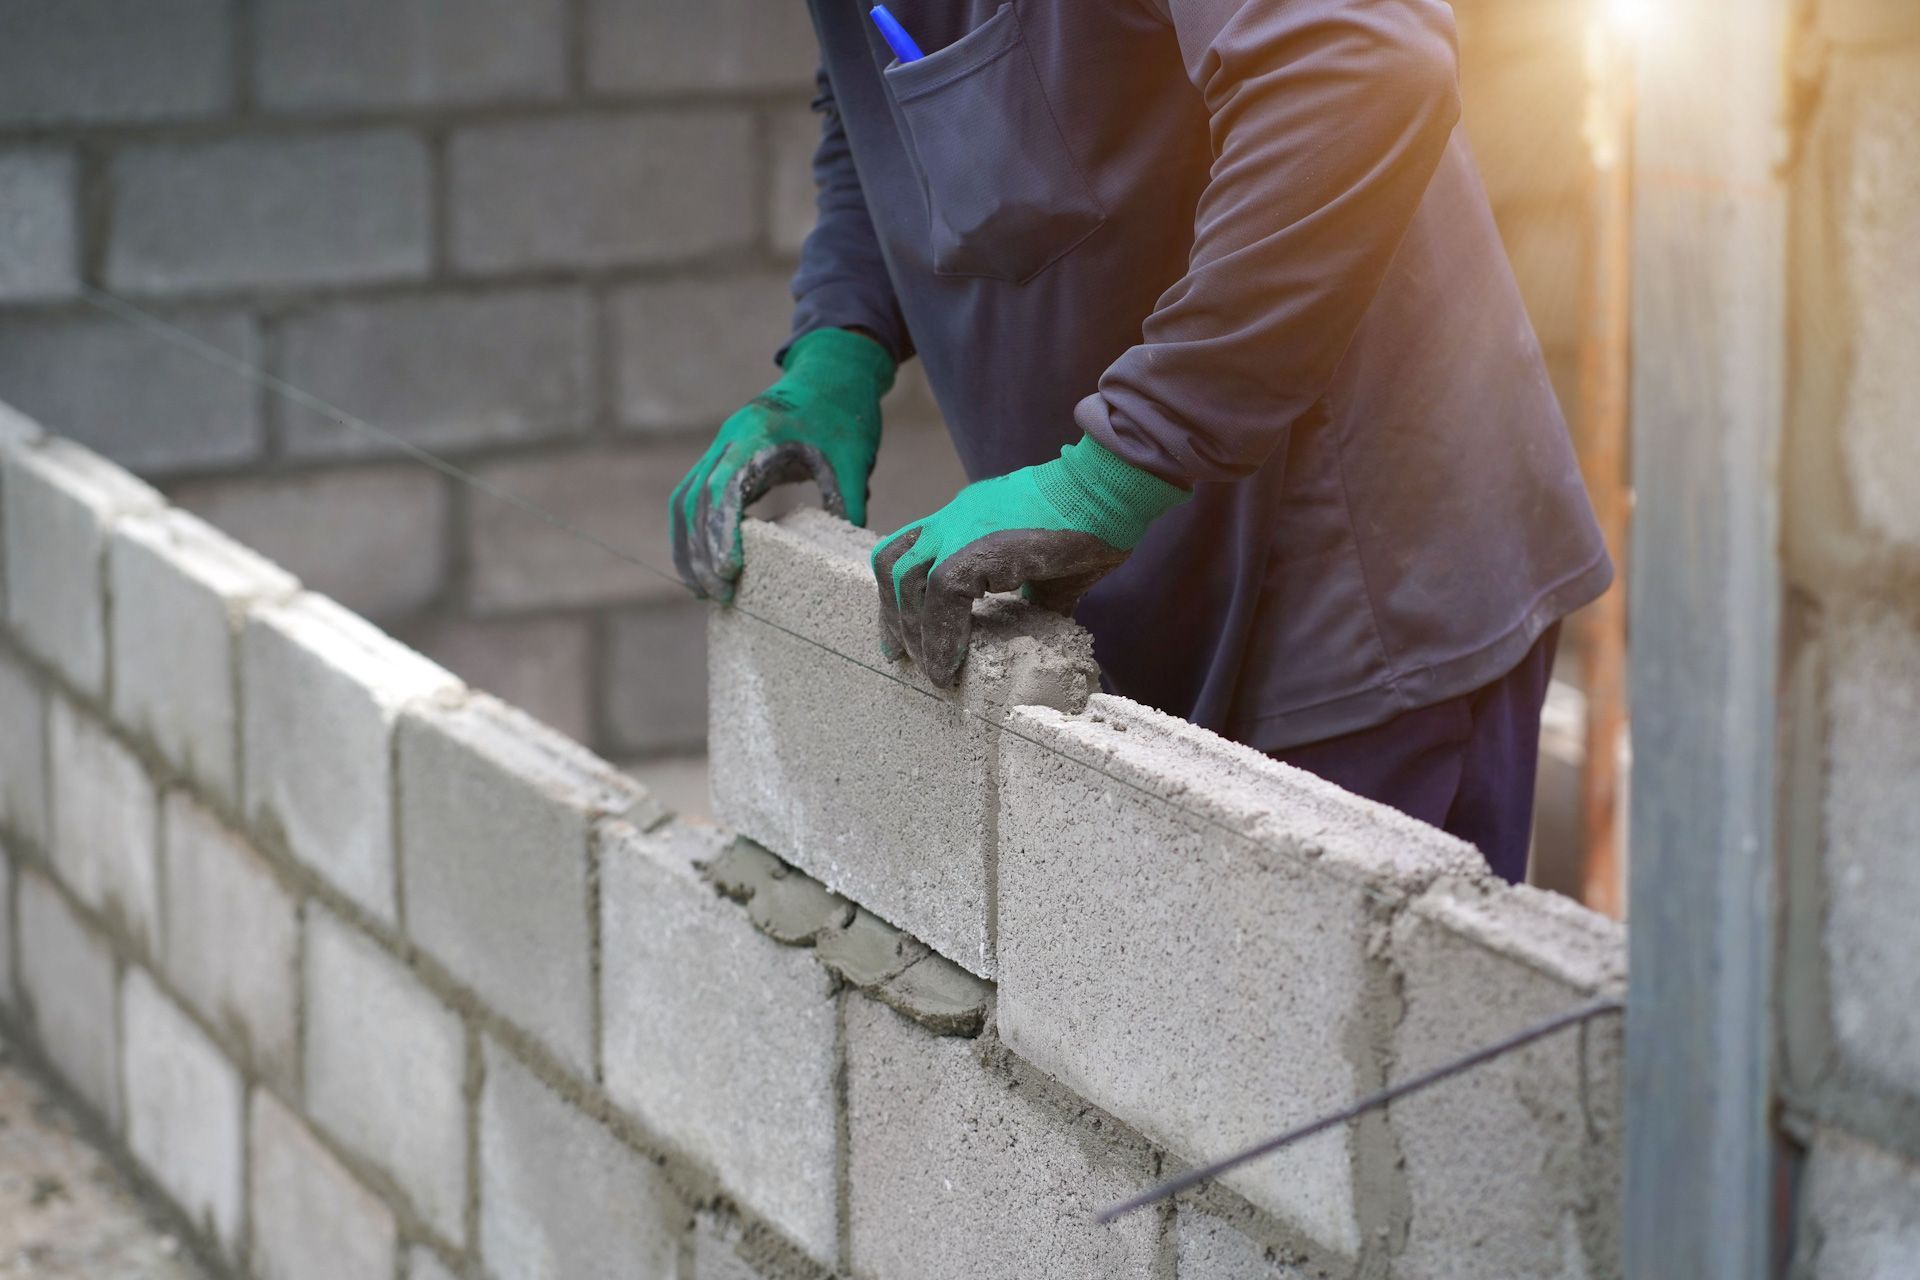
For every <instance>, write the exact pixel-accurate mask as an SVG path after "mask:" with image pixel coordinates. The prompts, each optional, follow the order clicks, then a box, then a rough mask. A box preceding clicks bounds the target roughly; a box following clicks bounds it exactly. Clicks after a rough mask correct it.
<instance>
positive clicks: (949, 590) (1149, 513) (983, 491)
mask: <svg viewBox="0 0 1920 1280" xmlns="http://www.w3.org/2000/svg"><path fill="white" fill-rule="evenodd" d="M1192 496H1193V495H1192V494H1191V493H1189V492H1188V491H1187V490H1185V489H1182V488H1180V487H1179V486H1178V485H1175V484H1170V483H1168V482H1167V481H1165V480H1162V479H1161V478H1160V477H1159V476H1156V475H1154V474H1153V473H1152V472H1149V471H1142V470H1141V469H1140V468H1139V467H1136V466H1134V465H1133V464H1131V463H1129V462H1124V461H1122V460H1121V459H1120V458H1118V457H1116V456H1115V455H1114V454H1113V453H1111V452H1109V451H1108V450H1107V449H1106V448H1104V447H1103V446H1101V445H1100V444H1099V443H1098V442H1097V441H1095V440H1092V439H1083V440H1081V441H1080V442H1079V443H1078V444H1071V445H1068V446H1067V447H1066V448H1064V449H1062V450H1061V451H1060V456H1059V457H1058V458H1055V459H1054V460H1053V461H1051V462H1044V463H1041V464H1040V465H1039V466H1037V467H1025V468H1022V469H1021V470H1019V471H1016V472H1014V473H1013V474H1011V475H1005V476H997V477H995V478H994V479H992V480H982V481H980V482H979V483H978V484H970V485H968V486H967V487H966V488H964V489H962V490H961V491H960V492H959V494H958V495H957V496H956V497H955V498H954V500H953V501H952V502H949V503H948V504H947V505H946V506H944V507H942V508H940V510H938V511H936V512H934V513H933V514H932V515H930V516H928V517H927V518H926V519H924V520H920V521H916V522H915V523H913V524H910V525H908V526H906V527H905V528H904V529H901V530H898V531H897V532H895V533H893V534H891V535H889V536H888V537H887V538H885V539H884V540H883V541H882V542H881V543H880V545H878V546H877V547H875V548H874V549H873V576H874V579H875V581H876V582H877V583H878V584H879V587H880V643H881V648H882V649H883V650H884V651H885V652H886V655H887V657H888V658H889V659H893V658H898V657H899V656H900V655H901V653H902V652H903V651H904V652H905V653H906V654H907V656H908V657H910V658H912V659H913V660H914V661H915V662H916V663H918V664H919V666H920V669H921V671H923V672H925V673H926V677H927V679H929V680H931V681H932V682H933V683H934V684H936V685H938V686H939V687H940V688H942V689H947V688H951V687H952V686H953V685H954V684H955V683H956V682H957V681H958V680H959V678H960V666H961V664H962V663H964V662H965V661H966V660H967V638H968V636H969V634H970V633H971V632H972V630H973V602H974V601H975V600H976V599H978V598H979V597H981V596H983V595H985V594H987V593H988V592H990V591H1013V590H1015V589H1017V588H1022V587H1024V588H1025V589H1026V591H1027V596H1028V599H1030V600H1032V601H1033V602H1034V603H1035V604H1038V605H1041V606H1043V607H1044V608H1048V609H1053V610H1056V611H1058V612H1060V613H1071V612H1072V611H1073V607H1074V605H1076V604H1078V603H1079V602H1080V597H1081V596H1083V595H1085V594H1086V593H1087V589H1088V588H1089V587H1091V586H1093V584H1094V583H1095V582H1097V581H1099V580H1100V579H1101V578H1102V577H1104V576H1105V575H1106V574H1108V573H1109V572H1111V571H1112V570H1113V568H1114V567H1115V566H1117V565H1118V564H1119V563H1120V562H1121V561H1122V560H1125V559H1126V558H1127V556H1128V555H1129V554H1130V553H1131V552H1132V551H1133V549H1134V547H1135V546H1137V545H1139V542H1140V539H1141V536H1142V535H1144V534H1145V533H1146V531H1147V525H1148V524H1149V523H1151V522H1152V521H1154V520H1156V519H1158V518H1159V517H1160V516H1162V515H1164V514H1166V513H1167V512H1168V511H1170V510H1172V509H1173V508H1174V507H1177V506H1179V505H1180V504H1181V503H1183V502H1185V501H1186V500H1187V499H1188V498H1190V497H1192Z"/></svg>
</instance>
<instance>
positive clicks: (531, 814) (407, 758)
mask: <svg viewBox="0 0 1920 1280" xmlns="http://www.w3.org/2000/svg"><path fill="white" fill-rule="evenodd" d="M396 756H397V760H398V768H399V771H400V773H399V793H400V846H401V849H402V851H403V857H402V868H403V879H404V883H405V886H406V903H407V932H408V933H409V934H410V935H411V936H412V937H413V938H414V940H415V941H417V942H418V943H419V944H420V945H421V946H422V947H423V948H425V950H426V951H427V952H428V953H429V954H430V955H432V956H433V957H434V958H435V959H437V960H439V961H440V963H441V964H443V965H445V966H446V967H447V969H448V971H449V972H451V973H452V974H453V976H454V977H455V978H456V979H458V980H459V981H461V982H463V983H465V984H467V985H468V986H470V987H472V988H473V989H474V990H475V991H476V992H478V993H479V995H480V998H481V999H482V1000H484V1001H485V1002H486V1003H487V1004H488V1005H489V1006H490V1007H491V1008H492V1009H493V1010H495V1011H496V1012H497V1013H499V1014H500V1015H501V1016H503V1017H505V1018H507V1019H508V1020H509V1021H511V1022H513V1023H515V1024H517V1025H518V1026H521V1027H523V1028H525V1029H526V1030H527V1031H529V1032H531V1033H532V1034H533V1035H535V1036H537V1037H538V1038H539V1039H540V1040H541V1041H543V1042H544V1043H545V1044H546V1045H547V1046H548V1047H549V1048H550V1049H551V1050H552V1051H553V1052H554V1053H555V1054H556V1055H558V1056H559V1057H560V1058H561V1059H562V1060H564V1061H565V1062H566V1063H567V1064H568V1065H569V1066H571V1067H572V1068H573V1069H574V1070H576V1071H578V1072H580V1073H581V1074H582V1075H591V1074H592V1072H593V974H592V960H591V957H590V955H589V952H590V949H591V945H590V942H591V929H590V928H589V917H588V910H587V907H588V884H589V881H590V879H591V876H590V872H589V865H590V860H591V850H590V848H589V844H588V841H589V839H590V836H591V832H592V828H593V824H594V822H595V820H596V819H598V818H600V817H602V816H606V815H610V814H611V815H620V814H625V813H627V812H629V811H633V810H639V811H640V812H642V813H643V814H645V815H646V816H645V817H644V818H643V821H650V820H651V819H652V818H653V817H654V816H657V813H658V811H657V810H656V809H654V808H653V806H652V803H651V801H650V800H649V799H648V797H647V794H646V792H645V791H643V790H641V788H640V786H639V784H637V783H635V782H633V781H632V780H631V779H628V778H625V777H623V776H621V775H620V774H619V773H616V772H615V771H614V769H613V766H611V765H609V764H606V763H604V762H603V761H601V760H599V759H598V758H596V757H595V756H594V755H592V754H591V753H590V752H589V751H587V749H586V748H585V747H581V746H578V745H576V744H574V743H572V742H569V741H567V740H566V739H565V738H562V737H560V736H559V735H558V734H556V733H554V732H553V731H552V730H550V729H547V728H546V727H545V726H543V725H541V724H539V723H538V722H536V721H534V720H533V719H531V718H529V717H528V716H526V715H524V714H523V713H521V712H518V711H515V710H513V709H512V708H511V707H508V706H505V705H504V704H502V703H500V702H498V701H496V700H495V699H492V698H489V697H487V696H485V695H484V694H482V695H476V696H474V697H472V698H470V699H469V700H467V701H466V702H464V703H462V704H460V705H458V706H451V707H416V708H413V709H411V710H409V711H407V712H406V713H405V714H404V715H403V716H402V717H401V719H400V727H399V741H398V746H397V750H396Z"/></svg>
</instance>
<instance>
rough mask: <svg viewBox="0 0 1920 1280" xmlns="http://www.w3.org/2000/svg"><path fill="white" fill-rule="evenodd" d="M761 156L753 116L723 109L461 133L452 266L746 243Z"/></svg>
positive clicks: (666, 257) (670, 254)
mask: <svg viewBox="0 0 1920 1280" xmlns="http://www.w3.org/2000/svg"><path fill="white" fill-rule="evenodd" d="M684 52H685V51H684V50H681V51H677V52H675V53H674V54H672V55H670V56H674V57H676V58H677V57H679V56H680V55H681V54H682V53H684ZM755 154H756V152H755V148H754V145H753V122H752V119H751V117H749V116H748V115H747V114H746V113H744V112H737V111H727V110H702V111H674V112H659V113H652V114H634V115H614V116H606V115H596V116H582V117H574V118H565V119H543V120H528V121H516V122H512V123H507V124H494V125H482V126H476V127H474V128H470V129H463V130H461V131H459V132H457V133H455V134H454V135H453V140H452V142H451V144H450V146H449V149H448V161H447V162H448V165H449V169H448V187H447V193H448V194H447V199H448V200H449V202H450V205H451V208H450V217H451V223H450V234H451V237H452V254H453V261H454V264H455V265H456V266H457V267H459V268H460V269H461V270H464V271H475V272H496V271H513V270H525V269H528V268H535V267H606V266H614V265H618V264H623V263H644V262H660V261H670V260H673V259H679V258H689V257H697V256H699V255H702V254H711V253H717V252H720V251H723V250H728V249H738V248H741V247H744V246H745V245H746V244H748V243H749V242H750V241H751V240H752V239H753V237H754V235H755V234H756V232H757V230H758V223H759V216H758V214H757V212H756V211H755V209H754V200H755V195H754V193H755V190H756V184H755V180H754V169H755V159H754V157H755ZM555 191H564V192H566V193H567V198H566V199H565V200H554V199H553V198H552V193H553V192H555Z"/></svg>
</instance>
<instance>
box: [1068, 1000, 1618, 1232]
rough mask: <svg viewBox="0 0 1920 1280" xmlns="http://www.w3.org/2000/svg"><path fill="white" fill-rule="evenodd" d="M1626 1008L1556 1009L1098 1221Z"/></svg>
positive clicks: (1599, 1004)
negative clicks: (1501, 1037) (1538, 1041)
mask: <svg viewBox="0 0 1920 1280" xmlns="http://www.w3.org/2000/svg"><path fill="white" fill-rule="evenodd" d="M1625 1008H1626V1004H1625V1002H1623V1001H1620V1000H1595V1001H1593V1002H1592V1003H1591V1004H1584V1005H1581V1006H1579V1007H1578V1008H1574V1009H1569V1010H1567V1011H1566V1012H1564V1013H1556V1014H1554V1015H1553V1016H1552V1017H1551V1018H1546V1019H1544V1020H1542V1021H1540V1022H1536V1023H1534V1024H1533V1025H1532V1026H1530V1027H1526V1028H1524V1029H1523V1030H1520V1031H1516V1032H1514V1033H1513V1034H1512V1035H1510V1036H1508V1037H1506V1038H1505V1039H1503V1040H1496V1041H1494V1042H1493V1043H1492V1044H1488V1045H1482V1046H1481V1047H1480V1048H1478V1049H1475V1050H1474V1051H1473V1052H1472V1053H1468V1054H1465V1055H1463V1056H1461V1057H1458V1058H1455V1059H1454V1060H1453V1061H1451V1062H1448V1063H1443V1064H1442V1065H1440V1066H1437V1067H1435V1068H1433V1069H1432V1070H1430V1071H1423V1072H1421V1073H1420V1074H1419V1075H1417V1076H1409V1077H1408V1078H1407V1079H1405V1080H1402V1081H1400V1082H1398V1083H1397V1084H1391V1085H1388V1086H1387V1087H1386V1088H1384V1089H1381V1090H1379V1091H1378V1092H1375V1093H1370V1094H1368V1095H1367V1096H1366V1097H1364V1098H1360V1099H1358V1100H1356V1101H1354V1102H1351V1103H1349V1104H1348V1105H1346V1106H1344V1107H1342V1108H1341V1109H1340V1110H1338V1111H1335V1112H1331V1113H1329V1114H1327V1115H1324V1116H1321V1117H1320V1118H1319V1119H1317V1120H1309V1121H1308V1122H1307V1123H1306V1124H1303V1125H1298V1126H1296V1127H1294V1128H1292V1129H1289V1130H1287V1131H1286V1132H1285V1133H1282V1134H1279V1135H1277V1136H1275V1137H1272V1138H1268V1139H1267V1140H1266V1141H1264V1142H1258V1143H1255V1144H1254V1145H1253V1146H1251V1147H1247V1148H1246V1149H1244V1150H1242V1151H1236V1152H1234V1153H1233V1154H1232V1155H1230V1156H1226V1157H1224V1158H1222V1159H1219V1160H1216V1161H1214V1162H1213V1163H1212V1164H1206V1165H1202V1166H1200V1167H1199V1168H1198V1169H1190V1170H1188V1171H1187V1172H1186V1173H1183V1174H1181V1175H1180V1176H1179V1177H1177V1178H1169V1179H1168V1180H1167V1181H1165V1182H1163V1183H1161V1184H1160V1185H1159V1186H1157V1187H1153V1188H1150V1189H1148V1190H1146V1191H1142V1192H1141V1193H1140V1194H1139V1195H1137V1196H1134V1197H1133V1198H1132V1199H1130V1200H1122V1201H1121V1202H1120V1203H1119V1204H1116V1205H1112V1206H1109V1207H1108V1208H1106V1209H1102V1210H1101V1211H1100V1214H1099V1216H1098V1217H1097V1218H1095V1219H1094V1220H1095V1221H1096V1222H1099V1223H1102V1224H1105V1223H1109V1222H1112V1221H1113V1220H1114V1219H1116V1218H1120V1217H1124V1216H1126V1215H1127V1214H1129V1213H1132V1212H1133V1211H1134V1210H1136V1209H1144V1208H1146V1207H1147V1206H1148V1205H1150V1204H1155V1203H1158V1202H1159V1201H1161V1200H1165V1199H1168V1198H1170V1197H1172V1196H1177V1195H1179V1194H1180V1193H1181V1192H1182V1191H1185V1190H1187V1189H1188V1188H1190V1187H1196V1186H1198V1185H1200V1184H1201V1183H1202V1182H1206V1181H1208V1180H1210V1179H1213V1178H1217V1177H1219V1176H1220V1175H1221V1174H1223V1173H1226V1172H1227V1171H1228V1170H1230V1169H1237V1168H1239V1167H1240V1166H1241V1165H1243V1164H1246V1163H1248V1162H1249V1161H1252V1160H1258V1159H1259V1158H1260V1157H1261V1156H1265V1155H1271V1154H1272V1153H1273V1152H1275V1151H1278V1150H1280V1149H1281V1148H1282V1147H1290V1146H1292V1145H1293V1144H1294V1143H1296V1142H1300V1141H1303V1140H1304V1139H1307V1138H1311V1137H1312V1136H1313V1135H1314V1134H1316V1133H1324V1132H1325V1131H1326V1130H1328V1129H1331V1128H1333V1127H1334V1126H1336V1125H1342V1124H1345V1123H1347V1122H1348V1121H1349V1120H1355V1119H1358V1118H1359V1117H1361V1116H1363V1115H1365V1114H1366V1113H1367V1112H1369V1111H1372V1110H1374V1109H1375V1108H1376V1107H1384V1106H1386V1105H1387V1104H1388V1103H1389V1102H1392V1101H1394V1100H1395V1099H1398V1098H1404V1097H1406V1096H1407V1095H1408V1094H1410V1093H1418V1092H1420V1091H1421V1090H1422V1089H1427V1088H1431V1087H1432V1086H1434V1085H1436V1084H1439V1083H1440V1082H1441V1081H1442V1080H1448V1079H1451V1078H1452V1077H1454V1076H1457V1075H1459V1074H1460V1073H1461V1072H1463V1071H1471V1070H1473V1069H1474V1068H1475V1067H1478V1066H1481V1065H1483V1064H1484V1063H1488V1062H1491V1061H1493V1060H1494V1059H1495V1058H1500V1057H1504V1056H1506V1055H1507V1054H1509V1053H1512V1052H1514V1051H1515V1050H1516V1049H1523V1048H1525V1047H1526V1046H1527V1045H1530V1044H1532V1043H1533V1042H1534V1041H1535V1040H1540V1039H1543V1038H1545V1037H1547V1036H1550V1035H1552V1034H1553V1033H1554V1032H1556V1031H1563V1030H1565V1029H1566V1028H1568V1027H1571V1026H1574V1025H1576V1024H1581V1023H1585V1022H1587V1021H1589V1020H1590V1019H1593V1018H1598V1017H1600V1016H1602V1015H1604V1014H1609V1013H1619V1012H1621V1011H1622V1010H1624V1009H1625Z"/></svg>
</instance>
